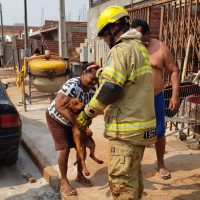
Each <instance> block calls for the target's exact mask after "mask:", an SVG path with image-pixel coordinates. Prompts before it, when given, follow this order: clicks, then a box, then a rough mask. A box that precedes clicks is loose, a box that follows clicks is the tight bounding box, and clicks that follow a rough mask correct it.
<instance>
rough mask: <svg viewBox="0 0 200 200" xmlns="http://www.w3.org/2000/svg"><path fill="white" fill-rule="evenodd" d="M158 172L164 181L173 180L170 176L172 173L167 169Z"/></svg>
mask: <svg viewBox="0 0 200 200" xmlns="http://www.w3.org/2000/svg"><path fill="white" fill-rule="evenodd" d="M157 170H158V172H159V174H160V177H161V178H162V179H163V180H167V179H170V178H171V174H170V172H169V171H168V170H167V169H165V168H160V169H159V168H158V169H157Z"/></svg>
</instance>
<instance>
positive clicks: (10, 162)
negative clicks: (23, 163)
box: [4, 149, 18, 165]
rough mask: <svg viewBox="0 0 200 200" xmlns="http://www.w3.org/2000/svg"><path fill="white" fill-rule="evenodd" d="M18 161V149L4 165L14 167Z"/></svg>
mask: <svg viewBox="0 0 200 200" xmlns="http://www.w3.org/2000/svg"><path fill="white" fill-rule="evenodd" d="M17 160H18V149H17V150H16V151H15V152H14V153H12V155H9V156H8V157H7V158H6V159H5V160H4V164H5V165H14V164H15V163H16V162H17Z"/></svg>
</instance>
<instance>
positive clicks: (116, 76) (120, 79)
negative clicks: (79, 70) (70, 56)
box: [77, 47, 127, 127]
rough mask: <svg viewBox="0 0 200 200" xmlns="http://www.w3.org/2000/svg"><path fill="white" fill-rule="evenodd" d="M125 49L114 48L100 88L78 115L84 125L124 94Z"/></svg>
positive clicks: (125, 75) (79, 121)
mask: <svg viewBox="0 0 200 200" xmlns="http://www.w3.org/2000/svg"><path fill="white" fill-rule="evenodd" d="M124 52H125V51H124V49H122V48H120V47H116V48H113V49H112V50H111V53H110V55H109V56H108V59H107V64H106V67H104V68H103V71H102V73H101V75H100V76H101V83H100V87H99V89H98V90H97V91H96V93H95V95H94V96H93V98H92V99H91V101H90V102H89V104H88V105H86V106H85V109H84V111H83V112H81V113H80V114H79V116H78V117H77V123H78V124H79V125H81V126H82V127H85V126H87V125H88V123H89V121H90V120H91V118H94V117H96V116H97V115H98V114H99V113H102V111H103V110H104V109H105V108H106V107H107V106H108V105H110V104H112V103H113V102H115V101H117V100H118V98H119V97H120V96H121V94H122V90H123V85H124V83H125V81H126V77H127V71H126V66H125V65H126V63H127V62H126V61H125V60H126V55H125V53H124Z"/></svg>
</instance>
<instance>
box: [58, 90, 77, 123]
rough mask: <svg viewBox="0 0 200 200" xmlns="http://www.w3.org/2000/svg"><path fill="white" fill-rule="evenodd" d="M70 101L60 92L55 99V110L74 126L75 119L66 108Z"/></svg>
mask: <svg viewBox="0 0 200 200" xmlns="http://www.w3.org/2000/svg"><path fill="white" fill-rule="evenodd" d="M69 101H70V98H69V97H68V96H66V95H65V94H63V93H62V92H60V93H58V95H57V97H56V99H55V108H56V110H57V111H58V112H59V113H60V115H62V116H63V117H64V118H65V119H67V120H69V121H70V122H71V123H72V124H73V125H75V124H76V119H75V117H74V115H72V114H71V113H70V112H69V110H68V108H67V104H68V102H69Z"/></svg>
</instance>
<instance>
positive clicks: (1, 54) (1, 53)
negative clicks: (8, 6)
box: [0, 3, 4, 67]
mask: <svg viewBox="0 0 200 200" xmlns="http://www.w3.org/2000/svg"><path fill="white" fill-rule="evenodd" d="M0 16H1V44H0V67H2V66H3V57H4V35H3V13H2V5H1V3H0Z"/></svg>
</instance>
